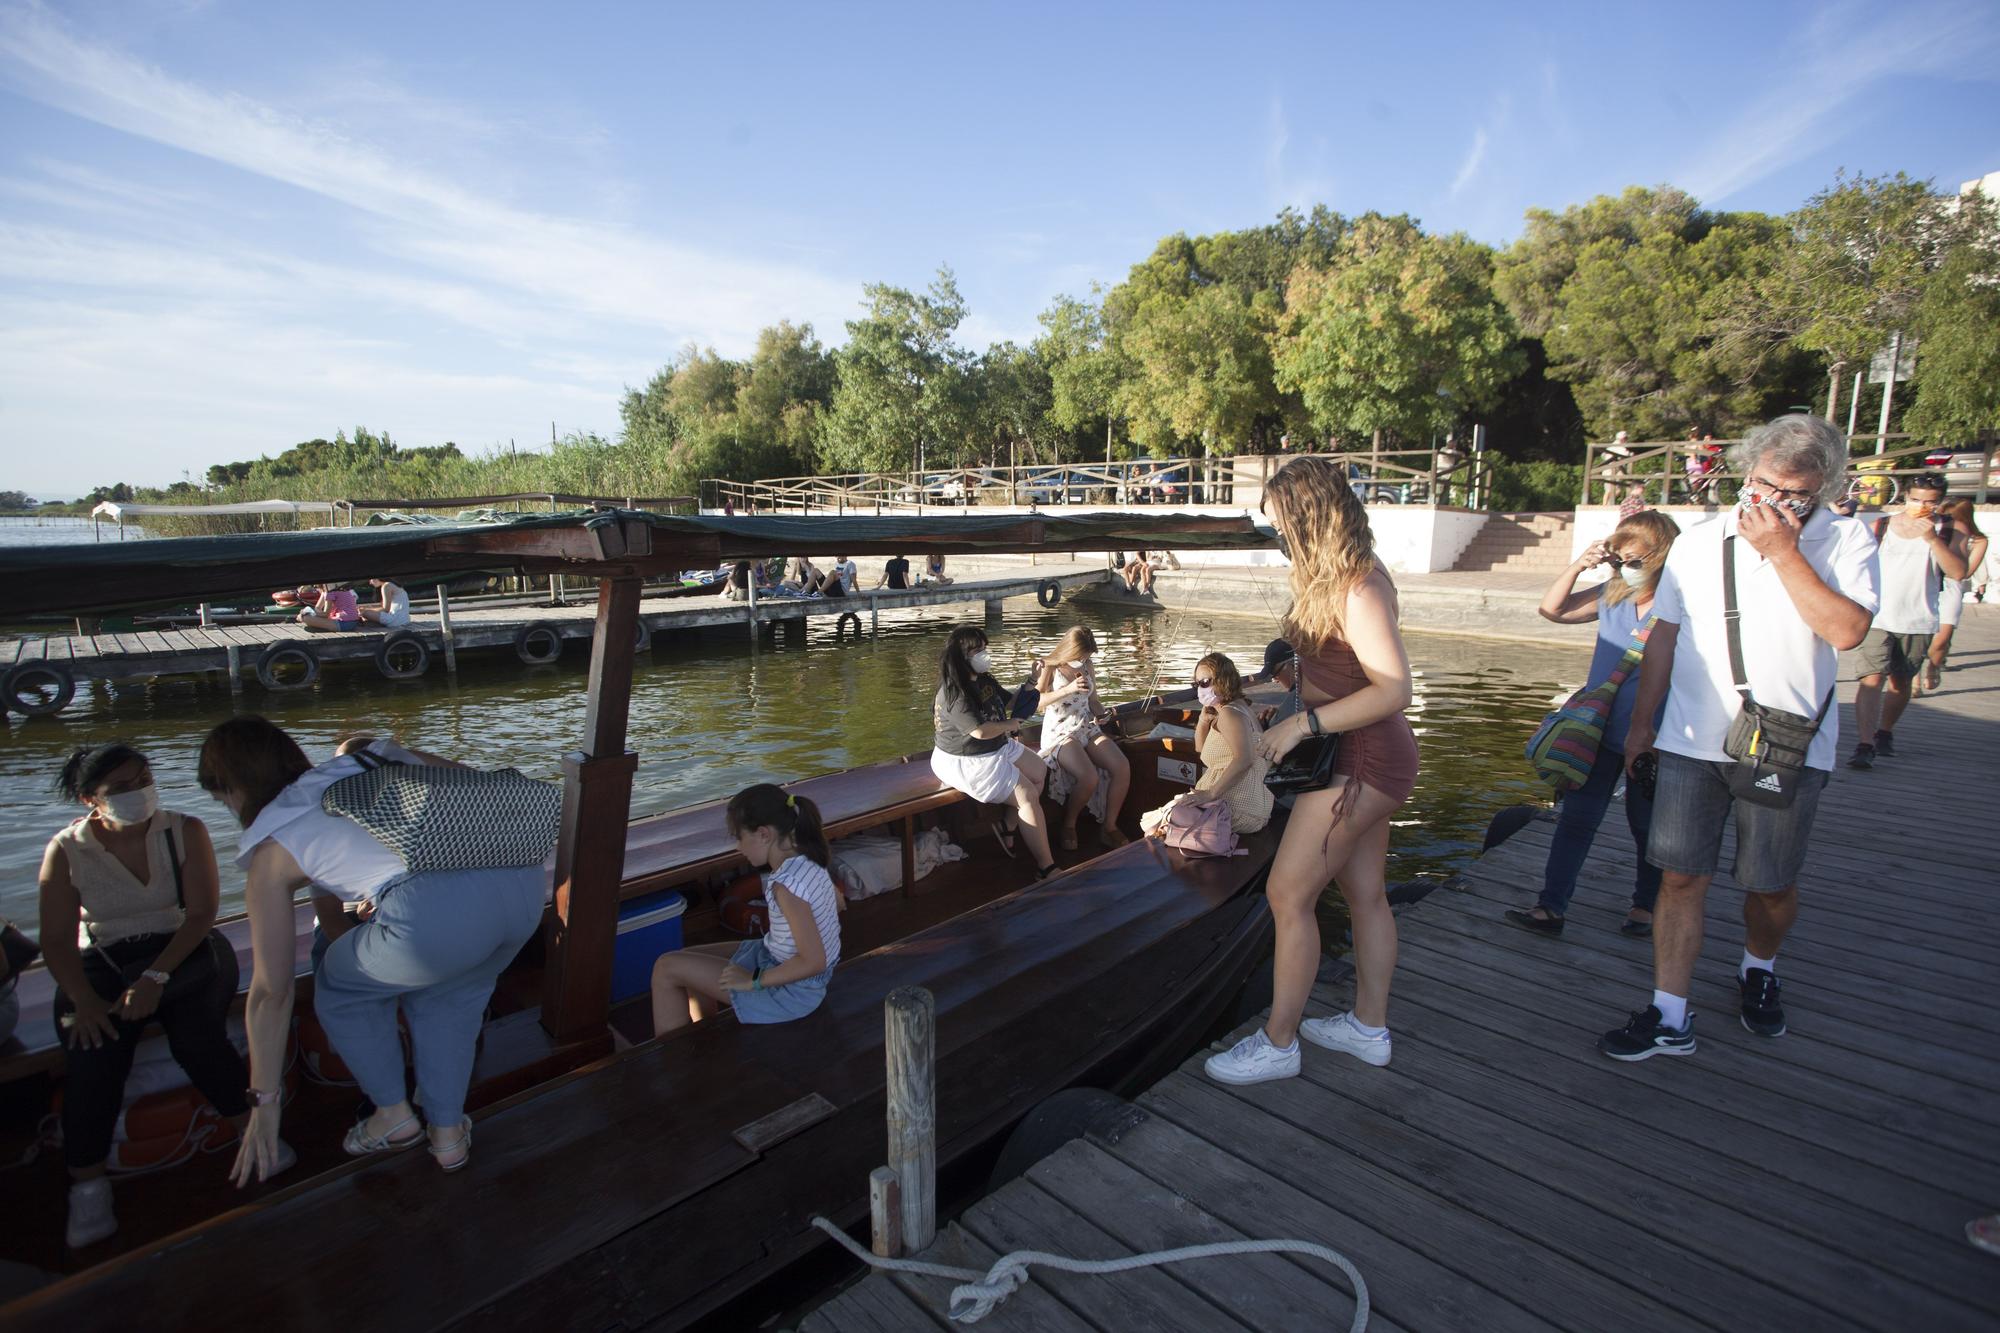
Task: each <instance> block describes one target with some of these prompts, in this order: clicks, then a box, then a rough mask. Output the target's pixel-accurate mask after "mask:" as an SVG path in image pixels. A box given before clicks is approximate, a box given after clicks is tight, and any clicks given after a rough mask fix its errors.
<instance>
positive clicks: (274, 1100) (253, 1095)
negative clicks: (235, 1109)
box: [243, 1088, 285, 1106]
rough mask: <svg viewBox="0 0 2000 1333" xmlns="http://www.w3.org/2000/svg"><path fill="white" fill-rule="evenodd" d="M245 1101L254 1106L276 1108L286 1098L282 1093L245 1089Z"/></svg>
mask: <svg viewBox="0 0 2000 1333" xmlns="http://www.w3.org/2000/svg"><path fill="white" fill-rule="evenodd" d="M243 1099H244V1100H245V1101H247V1102H249V1103H250V1104H251V1105H252V1106H276V1105H278V1104H279V1103H280V1102H282V1101H283V1100H284V1099H285V1098H284V1093H283V1092H282V1091H280V1092H260V1091H259V1090H258V1089H256V1088H245V1089H244V1090H243Z"/></svg>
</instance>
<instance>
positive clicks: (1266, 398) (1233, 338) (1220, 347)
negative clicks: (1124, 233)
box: [1114, 284, 1278, 458]
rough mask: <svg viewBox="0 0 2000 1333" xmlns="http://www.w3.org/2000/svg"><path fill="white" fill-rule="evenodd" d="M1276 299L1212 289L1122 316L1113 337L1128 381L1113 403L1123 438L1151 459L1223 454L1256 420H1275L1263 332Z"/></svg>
mask: <svg viewBox="0 0 2000 1333" xmlns="http://www.w3.org/2000/svg"><path fill="white" fill-rule="evenodd" d="M1276 305H1277V303H1276V301H1274V300H1273V299H1272V298H1271V297H1270V296H1269V295H1268V294H1262V293H1260V294H1259V295H1258V296H1256V297H1254V298H1249V299H1246V298H1245V297H1244V296H1243V295H1242V294H1241V293H1240V292H1238V291H1237V290H1235V289H1234V288H1231V287H1227V286H1223V285H1221V284H1213V285H1207V286H1198V287H1193V288H1191V289H1190V290H1189V291H1188V292H1187V293H1186V294H1185V295H1182V294H1179V293H1176V292H1173V291H1160V292H1156V293H1155V294H1154V295H1152V296H1150V297H1148V298H1147V299H1146V300H1145V301H1144V302H1142V303H1141V304H1140V305H1139V306H1138V307H1137V308H1136V309H1135V310H1134V311H1133V312H1132V315H1131V318H1130V320H1129V321H1128V322H1127V324H1126V326H1125V328H1124V331H1123V334H1122V337H1121V339H1120V345H1121V350H1122V351H1123V353H1124V355H1125V356H1126V357H1127V358H1128V360H1129V362H1130V365H1131V373H1130V374H1129V375H1127V376H1126V377H1124V379H1123V380H1122V382H1121V383H1120V384H1119V387H1118V392H1117V395H1116V398H1115V399H1114V401H1115V404H1116V407H1117V410H1118V415H1119V416H1121V417H1123V418H1124V419H1125V420H1127V421H1128V422H1130V423H1131V428H1132V435H1133V438H1134V439H1137V440H1139V441H1141V442H1142V443H1144V444H1145V446H1146V447H1147V448H1148V449H1149V450H1151V452H1152V453H1153V455H1154V456H1155V457H1160V458H1165V457H1168V456H1171V455H1173V454H1176V453H1179V452H1181V451H1183V450H1184V449H1185V450H1188V451H1191V452H1192V451H1199V452H1203V453H1208V454H1217V455H1221V454H1233V453H1236V452H1237V451H1238V450H1239V448H1240V447H1241V446H1242V445H1244V444H1245V443H1247V442H1248V441H1249V439H1250V437H1251V434H1252V431H1253V429H1254V427H1255V426H1256V424H1257V422H1258V420H1259V418H1261V417H1265V416H1271V415H1275V413H1276V409H1277V405H1278V404H1277V390H1276V386H1275V384H1274V382H1273V379H1272V373H1271V342H1270V338H1271V330H1272V325H1273V320H1274V317H1275V316H1276V313H1277V311H1276Z"/></svg>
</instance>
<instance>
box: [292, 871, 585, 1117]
mask: <svg viewBox="0 0 2000 1333" xmlns="http://www.w3.org/2000/svg"><path fill="white" fill-rule="evenodd" d="M547 888H548V872H546V871H545V870H543V869H542V868H541V867H540V866H526V867H523V868H521V869H516V870H449V871H431V872H429V873H427V874H422V875H406V876H404V877H403V878H402V879H398V880H393V881H391V882H390V883H389V884H388V885H387V886H386V887H385V888H384V889H383V890H382V891H381V892H380V893H379V894H377V895H376V899H375V916H374V918H373V919H372V920H369V921H366V922H364V923H363V924H361V925H359V926H356V927H355V928H354V929H353V930H350V931H348V932H347V933H346V934H345V935H342V936H341V937H340V938H339V939H337V940H335V941H334V942H333V944H332V946H331V947H330V948H328V949H327V951H326V957H325V958H324V959H323V960H322V961H321V962H320V966H319V974H318V979H317V981H316V982H315V983H314V987H313V1010H314V1012H315V1013H317V1014H318V1015H319V1021H320V1026H321V1027H323V1028H325V1029H326V1036H327V1040H328V1041H329V1042H331V1043H332V1044H333V1049H334V1051H335V1052H337V1053H338V1054H339V1056H340V1058H341V1060H342V1061H343V1062H345V1063H346V1065H347V1067H348V1068H349V1069H351V1070H353V1071H354V1077H355V1079H356V1081H357V1082H359V1083H360V1084H361V1091H362V1092H363V1093H364V1094H366V1096H367V1098H368V1100H369V1101H371V1102H374V1103H375V1105H377V1106H394V1105H395V1104H396V1103H398V1102H400V1101H402V1100H404V1098H405V1096H406V1095H407V1089H406V1087H405V1084H404V1081H403V1042H402V1038H401V1036H400V1035H399V1034H398V1032H397V1029H396V1008H397V1005H398V1004H400V1005H401V1006H402V1010H403V1016H404V1018H405V1019H406V1020H407V1021H408V1022H409V1025H410V1042H411V1045H412V1046H413V1047H414V1048H415V1053H416V1066H417V1096H418V1099H419V1100H420V1101H422V1103H423V1107H424V1118H425V1119H427V1120H428V1121H430V1123H431V1124H433V1125H456V1124H458V1123H460V1122H461V1121H462V1120H464V1119H465V1090H466V1088H467V1087H468V1086H469V1085H470V1084H471V1082H472V1058H473V1053H474V1049H475V1048H476V1046H477V1045H478V1042H479V1029H480V1026H481V1024H482V1023H483V1022H484V1021H485V1017H486V1002H487V1001H488V1000H489V999H491V998H492V997H493V983H494V982H495V981H496V980H498V978H499V976H500V973H501V971H502V970H503V969H505V968H506V966H507V964H509V963H511V962H512V961H514V955H515V954H517V953H519V952H520V951H521V946H522V945H523V944H525V943H527V941H528V939H529V937H530V936H532V935H533V934H534V933H535V931H536V929H537V928H539V927H540V925H541V921H542V901H543V898H544V896H545V893H546V890H547Z"/></svg>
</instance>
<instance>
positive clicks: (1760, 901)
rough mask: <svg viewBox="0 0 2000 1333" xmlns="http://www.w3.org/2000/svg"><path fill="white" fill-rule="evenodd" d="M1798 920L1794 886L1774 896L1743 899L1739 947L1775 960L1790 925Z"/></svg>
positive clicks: (1797, 895) (1750, 896)
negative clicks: (1741, 940)
mask: <svg viewBox="0 0 2000 1333" xmlns="http://www.w3.org/2000/svg"><path fill="white" fill-rule="evenodd" d="M1798 919H1799V889H1798V886H1797V885H1796V884H1795V885H1793V886H1792V887H1791V888H1789V889H1784V890H1781V891H1780V892H1778V893H1746V894H1744V895H1743V947H1744V948H1745V949H1747V950H1749V951H1750V952H1751V953H1753V954H1756V955H1757V956H1758V957H1759V958H1776V957H1777V956H1778V948H1779V946H1780V945H1782V944H1784V942H1785V936H1786V934H1787V933H1788V932H1790V930H1791V928H1792V923H1793V922H1794V921H1797V920H1798Z"/></svg>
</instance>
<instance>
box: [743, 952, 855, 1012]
mask: <svg viewBox="0 0 2000 1333" xmlns="http://www.w3.org/2000/svg"><path fill="white" fill-rule="evenodd" d="M729 961H730V962H732V963H734V964H736V966H738V967H740V968H742V969H743V970H744V971H745V972H755V971H756V970H757V969H759V968H763V969H764V970H766V971H769V970H770V969H771V968H774V967H776V966H777V965H778V960H777V959H775V958H773V957H771V951H770V950H769V949H767V948H765V947H764V941H763V940H761V939H755V940H745V941H743V943H741V944H739V945H737V946H736V952H735V953H733V954H731V955H730V956H729ZM832 975H833V969H832V968H830V967H829V968H828V969H827V970H826V971H824V972H822V973H820V974H819V975H818V976H816V977H804V978H802V979H800V980H798V981H789V982H786V983H785V984H784V985H782V986H771V987H769V988H767V989H765V990H740V991H737V992H736V993H735V994H734V995H732V996H730V997H729V1005H730V1008H732V1009H734V1010H735V1011H736V1021H737V1022H739V1023H789V1022H791V1021H792V1020H793V1019H795V1018H804V1017H805V1016H806V1015H807V1014H809V1013H811V1012H812V1011H813V1010H815V1009H817V1008H819V1002H820V1001H821V1000H824V999H825V998H826V983H827V979H828V978H829V977H831V976H832Z"/></svg>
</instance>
